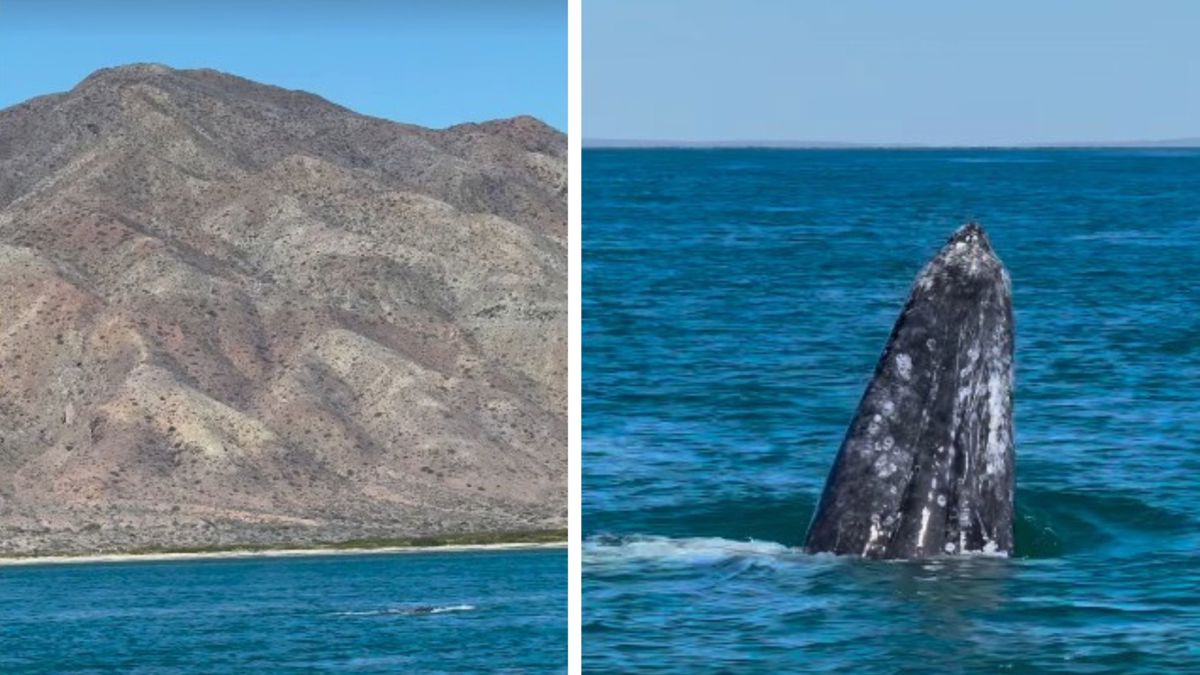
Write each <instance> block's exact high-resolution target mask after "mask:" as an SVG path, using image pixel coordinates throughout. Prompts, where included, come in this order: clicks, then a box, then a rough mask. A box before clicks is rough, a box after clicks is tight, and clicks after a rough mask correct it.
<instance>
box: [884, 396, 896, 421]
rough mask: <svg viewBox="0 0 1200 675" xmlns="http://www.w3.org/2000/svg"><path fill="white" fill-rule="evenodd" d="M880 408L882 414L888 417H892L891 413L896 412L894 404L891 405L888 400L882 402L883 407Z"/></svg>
mask: <svg viewBox="0 0 1200 675" xmlns="http://www.w3.org/2000/svg"><path fill="white" fill-rule="evenodd" d="M880 407H881V408H882V410H883V414H884V415H888V416H889V417H890V416H891V415H892V413H894V412H896V404H895V403H892V402H891V401H890V400H889V401H884V402H883V405H882V406H880Z"/></svg>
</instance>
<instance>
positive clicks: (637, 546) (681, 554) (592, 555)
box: [583, 535, 801, 566]
mask: <svg viewBox="0 0 1200 675" xmlns="http://www.w3.org/2000/svg"><path fill="white" fill-rule="evenodd" d="M798 555H801V553H800V551H799V550H797V549H793V548H789V547H787V546H784V545H783V544H777V543H775V542H769V541H754V540H749V541H736V540H732V539H723V538H721V537H690V538H681V539H675V538H671V537H662V536H654V535H635V536H628V537H614V536H610V535H600V536H596V537H590V538H589V539H588V540H587V541H585V542H584V543H583V558H584V561H585V562H586V563H587V564H588V565H589V566H605V565H614V566H615V565H624V564H628V563H655V564H666V565H671V564H675V565H685V566H686V565H711V564H720V563H723V562H726V561H730V560H737V559H746V558H752V559H758V560H762V561H769V560H775V559H780V558H785V557H790V556H798Z"/></svg>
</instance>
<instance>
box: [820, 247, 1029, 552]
mask: <svg viewBox="0 0 1200 675" xmlns="http://www.w3.org/2000/svg"><path fill="white" fill-rule="evenodd" d="M1012 387H1013V319H1012V284H1011V282H1010V280H1009V276H1008V271H1007V270H1005V268H1004V264H1003V263H1001V262H1000V259H999V258H997V257H996V255H995V253H994V252H993V251H992V247H991V243H990V242H989V241H988V238H987V234H986V233H985V232H984V231H983V228H981V227H980V226H979V225H977V224H975V223H969V224H967V225H964V226H963V227H961V228H959V229H958V231H957V232H955V233H954V236H952V237H951V238H950V241H948V242H947V243H946V245H945V246H944V247H942V249H941V250H940V251H939V252H938V253H937V255H936V256H934V258H933V260H931V261H930V262H929V263H928V264H927V265H926V266H925V268H924V269H923V270H922V271H921V273H920V275H918V276H917V280H916V282H915V283H914V284H913V287H912V291H911V293H910V295H909V298H908V302H907V303H906V304H905V306H904V311H903V312H902V313H901V314H900V318H899V319H898V320H897V321H896V325H895V327H894V328H892V333H891V336H890V337H889V338H888V341H887V346H886V347H884V350H883V355H882V356H881V357H880V358H879V362H878V364H877V365H876V366H875V374H874V376H873V377H872V379H871V382H870V384H868V385H867V390H866V392H865V393H864V394H863V397H862V400H861V401H860V402H859V404H858V410H857V412H856V413H855V415H854V420H853V421H852V422H851V423H850V428H849V430H848V431H847V432H846V437H845V439H844V440H843V441H842V445H841V448H840V449H839V450H838V454H837V458H836V459H835V460H834V464H833V468H832V470H831V471H830V473H829V477H828V479H827V480H826V482H825V490H824V492H823V493H822V495H821V501H820V503H819V504H818V505H817V511H816V514H815V516H814V517H813V522H812V524H811V526H810V527H809V530H808V537H807V539H806V542H805V548H806V549H807V550H808V551H810V552H814V553H816V552H831V553H836V554H843V555H855V556H863V557H867V558H927V557H931V556H937V555H955V554H962V553H990V554H999V555H1007V554H1010V553H1011V552H1012V548H1013V486H1014V473H1013V472H1014V457H1013V423H1012Z"/></svg>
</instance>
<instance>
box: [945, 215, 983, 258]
mask: <svg viewBox="0 0 1200 675" xmlns="http://www.w3.org/2000/svg"><path fill="white" fill-rule="evenodd" d="M944 250H945V251H947V252H949V253H950V254H951V257H952V258H966V259H977V258H991V257H994V256H995V254H994V253H993V252H992V242H991V240H989V239H988V236H987V232H985V231H984V229H983V226H982V225H980V224H979V223H977V222H975V221H973V220H972V221H970V222H968V223H967V224H966V225H963V226H962V227H960V228H958V229H957V230H955V232H954V234H953V235H952V236H951V237H950V241H948V242H946V246H945V249H944Z"/></svg>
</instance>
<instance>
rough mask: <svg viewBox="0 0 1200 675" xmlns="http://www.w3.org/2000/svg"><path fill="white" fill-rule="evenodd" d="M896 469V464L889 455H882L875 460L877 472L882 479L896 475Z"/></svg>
mask: <svg viewBox="0 0 1200 675" xmlns="http://www.w3.org/2000/svg"><path fill="white" fill-rule="evenodd" d="M896 468H897V467H896V463H895V462H893V461H891V460H890V459H888V456H887V455H880V456H879V458H878V459H876V460H875V472H876V473H878V474H879V477H880V478H887V477H889V476H891V475H892V474H894V473H896Z"/></svg>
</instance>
